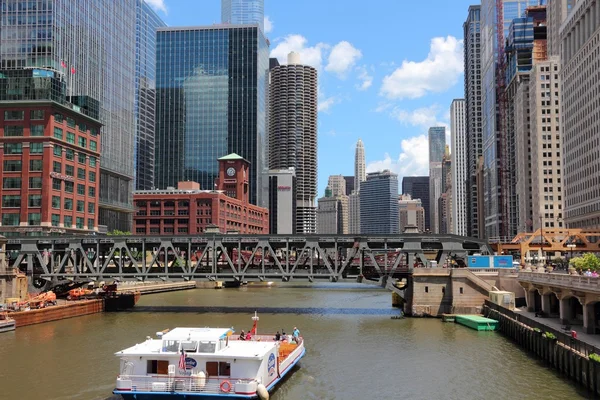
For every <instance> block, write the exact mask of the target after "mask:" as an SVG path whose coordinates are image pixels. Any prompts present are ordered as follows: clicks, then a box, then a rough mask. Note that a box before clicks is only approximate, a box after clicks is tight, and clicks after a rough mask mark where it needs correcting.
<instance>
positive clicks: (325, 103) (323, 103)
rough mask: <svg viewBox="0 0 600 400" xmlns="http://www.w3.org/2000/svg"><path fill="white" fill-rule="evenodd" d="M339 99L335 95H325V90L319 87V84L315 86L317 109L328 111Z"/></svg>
mask: <svg viewBox="0 0 600 400" xmlns="http://www.w3.org/2000/svg"><path fill="white" fill-rule="evenodd" d="M339 102H340V100H339V99H338V98H337V97H336V96H330V97H327V96H326V95H325V92H324V91H323V89H322V88H321V85H319V86H317V111H318V112H328V111H329V110H330V108H331V107H333V105H334V104H336V103H339Z"/></svg>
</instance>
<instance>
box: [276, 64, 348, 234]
mask: <svg viewBox="0 0 600 400" xmlns="http://www.w3.org/2000/svg"><path fill="white" fill-rule="evenodd" d="M269 149H270V152H269V168H270V169H287V168H294V169H295V171H296V183H297V189H296V218H297V221H296V229H297V233H302V234H306V233H315V231H316V207H315V198H316V196H317V70H316V69H315V68H313V67H310V66H308V65H302V64H301V63H300V57H299V55H298V54H297V53H293V52H292V53H290V54H289V56H288V64H287V65H280V66H277V67H274V68H273V69H271V72H270V84H269ZM342 179H343V178H342Z"/></svg>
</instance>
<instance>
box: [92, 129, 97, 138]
mask: <svg viewBox="0 0 600 400" xmlns="http://www.w3.org/2000/svg"><path fill="white" fill-rule="evenodd" d="M90 134H91V135H92V136H94V137H95V136H98V128H90Z"/></svg>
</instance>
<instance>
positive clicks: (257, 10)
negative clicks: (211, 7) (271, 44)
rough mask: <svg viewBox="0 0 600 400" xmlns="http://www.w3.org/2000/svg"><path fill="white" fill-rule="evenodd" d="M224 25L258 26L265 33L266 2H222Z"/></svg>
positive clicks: (261, 0)
mask: <svg viewBox="0 0 600 400" xmlns="http://www.w3.org/2000/svg"><path fill="white" fill-rule="evenodd" d="M221 22H222V23H224V24H234V25H242V24H258V25H259V26H260V30H261V31H263V32H264V31H265V26H264V24H265V0H221Z"/></svg>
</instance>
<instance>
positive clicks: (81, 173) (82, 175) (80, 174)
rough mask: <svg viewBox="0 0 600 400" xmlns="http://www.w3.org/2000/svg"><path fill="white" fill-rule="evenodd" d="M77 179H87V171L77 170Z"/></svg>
mask: <svg viewBox="0 0 600 400" xmlns="http://www.w3.org/2000/svg"><path fill="white" fill-rule="evenodd" d="M77 178H78V179H85V169H83V168H77Z"/></svg>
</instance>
